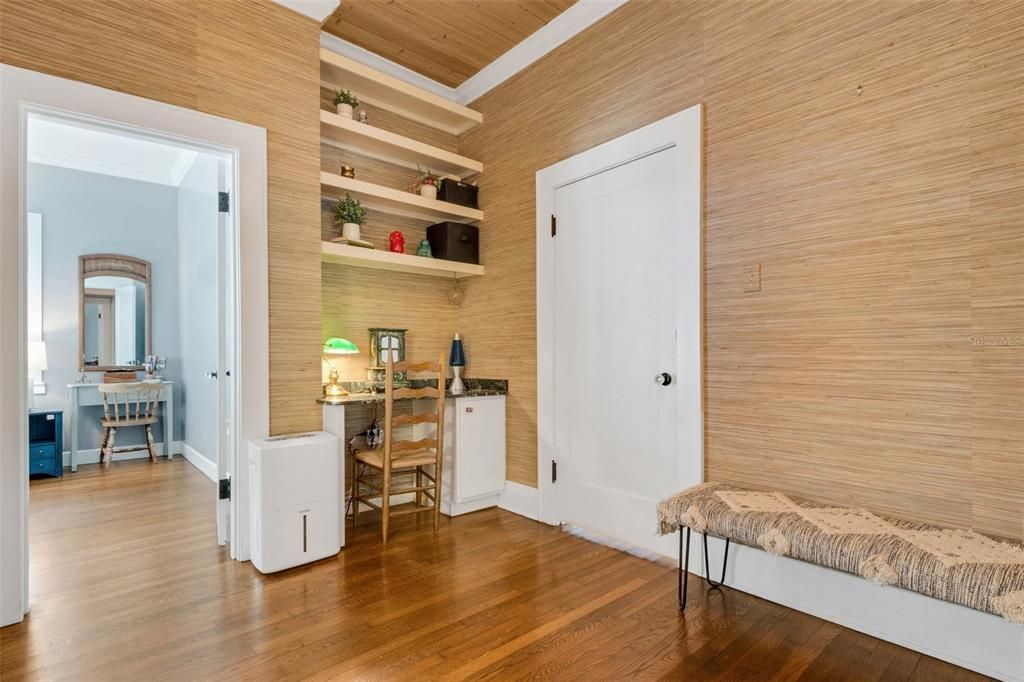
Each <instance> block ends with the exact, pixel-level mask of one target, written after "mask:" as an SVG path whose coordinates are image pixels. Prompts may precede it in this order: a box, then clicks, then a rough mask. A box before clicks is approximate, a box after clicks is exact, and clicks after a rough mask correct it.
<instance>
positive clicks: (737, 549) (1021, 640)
mask: <svg viewBox="0 0 1024 682" xmlns="http://www.w3.org/2000/svg"><path fill="white" fill-rule="evenodd" d="M700 538H701V536H700V535H697V534H696V533H695V534H693V537H692V541H691V546H690V572H691V573H695V574H698V575H703V573H704V569H703V556H702V552H701V545H700ZM724 545H725V543H724V542H723V541H721V540H719V539H717V538H709V541H708V550H709V556H710V564H711V575H712V578H713V579H716V580H717V579H718V577H720V576H721V566H722V552H723V550H724ZM725 581H726V585H727V586H728V587H731V588H734V589H737V590H742V591H743V592H748V593H750V594H753V595H757V596H758V597H761V598H763V599H767V600H769V601H773V602H776V603H778V604H782V605H783V606H788V607H790V608H793V609H796V610H798V611H803V612H804V613H809V614H811V615H813V616H817V617H819V618H823V619H825V620H828V621H831V622H833V623H838V624H839V625H843V626H845V627H848V628H850V629H852V630H857V631H859V632H863V633H866V634H869V635H871V636H873V637H878V638H879V639H884V640H886V641H889V642H893V643H895V644H899V645H900V646H904V647H907V648H908V649H913V650H914V651H919V652H921V653H924V654H927V655H929V656H934V657H935V658H939V659H942V660H944V661H949V662H950V663H954V664H956V665H959V666H962V667H964V668H969V669H971V670H974V671H976V672H979V673H982V674H984V675H989V676H990V677H995V678H998V679H1001V680H1013V681H1015V682H1017V681H1024V625H1018V624H1014V623H1011V622H1009V621H1007V620H1006V619H1004V618H1000V617H998V616H994V615H992V614H989V613H984V612H982V611H976V610H974V609H970V608H967V607H965V606H960V605H958V604H953V603H951V602H946V601H941V600H939V599H933V598H931V597H926V596H925V595H923V594H918V593H917V592H910V591H908V590H903V589H900V588H896V587H879V586H878V585H875V584H874V583H871V582H868V581H867V580H864V579H863V578H861V577H859V576H854V575H850V574H848V573H843V572H842V571H835V570H832V569H830V568H824V567H822V566H818V565H816V564H810V563H807V562H804V561H799V560H797V559H790V558H787V557H776V556H773V555H771V554H768V553H767V552H763V551H761V550H759V549H754V548H751V547H747V546H745V545H736V544H732V545H730V547H729V567H728V571H727V572H726V579H725ZM690 589H691V590H694V589H697V590H700V589H703V586H702V584H701V583H700V582H698V581H697V580H695V579H694V578H692V577H691V581H690Z"/></svg>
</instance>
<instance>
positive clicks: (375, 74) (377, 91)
mask: <svg viewBox="0 0 1024 682" xmlns="http://www.w3.org/2000/svg"><path fill="white" fill-rule="evenodd" d="M320 82H321V83H322V84H323V85H325V86H326V87H329V88H346V89H348V90H351V91H352V92H353V93H354V94H355V95H356V97H358V98H359V99H361V100H363V101H365V102H366V103H367V104H372V105H374V106H377V107H380V108H381V109H387V110H388V111H393V112H394V113H396V114H398V115H399V116H404V117H405V118H408V119H411V120H413V121H417V122H419V123H423V124H425V125H428V126H430V127H432V128H437V129H439V130H444V131H447V132H449V133H451V134H453V135H461V134H462V133H464V132H466V131H467V130H469V129H470V128H474V127H476V126H478V125H480V124H481V123H483V120H484V115H483V114H481V113H480V112H479V111H474V110H472V109H470V108H469V107H464V106H462V105H459V104H456V103H455V102H452V101H451V100H448V99H445V98H444V97H441V96H440V95H436V94H434V93H432V92H428V91H427V90H423V89H422V88H418V87H416V86H415V85H410V84H409V83H406V82H404V81H401V80H399V79H397V78H395V77H394V76H390V75H388V74H386V73H381V72H380V71H377V70H376V69H372V68H370V67H369V66H365V65H363V64H360V63H359V62H357V61H355V60H353V59H349V58H348V57H344V56H342V55H340V54H338V53H336V52H331V51H330V50H328V49H325V48H322V47H321V48H320Z"/></svg>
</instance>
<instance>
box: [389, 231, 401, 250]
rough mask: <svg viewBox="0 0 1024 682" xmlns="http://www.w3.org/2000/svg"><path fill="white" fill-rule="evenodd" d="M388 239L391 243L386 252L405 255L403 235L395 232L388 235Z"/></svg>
mask: <svg viewBox="0 0 1024 682" xmlns="http://www.w3.org/2000/svg"><path fill="white" fill-rule="evenodd" d="M388 239H389V240H390V241H391V245H390V246H388V250H390V251H392V252H394V253H405V235H403V234H402V233H401V232H399V231H398V230H395V231H394V232H392V233H391V234H389V235H388Z"/></svg>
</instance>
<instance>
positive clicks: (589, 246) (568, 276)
mask: <svg viewBox="0 0 1024 682" xmlns="http://www.w3.org/2000/svg"><path fill="white" fill-rule="evenodd" d="M677 152H678V150H676V149H674V148H669V149H663V150H661V151H655V152H653V153H650V154H648V155H646V156H642V157H640V158H634V159H632V160H629V161H628V162H625V163H622V164H620V165H616V166H613V167H611V168H609V169H607V170H604V171H602V172H598V173H596V174H593V175H590V176H587V177H584V178H583V179H580V180H577V181H575V182H571V183H570V184H566V185H563V186H561V187H558V188H557V189H555V192H554V214H555V216H557V238H555V239H554V294H555V296H554V298H555V300H554V358H553V360H554V386H553V389H554V399H553V410H554V434H553V435H554V446H555V447H554V450H555V453H556V455H555V461H556V462H557V467H558V469H557V483H556V485H557V497H558V512H559V514H560V521H561V522H563V523H570V524H573V525H577V526H580V527H582V528H586V529H588V530H591V531H594V532H596V533H599V534H601V535H605V536H608V537H611V538H615V539H617V540H622V541H625V542H628V543H630V544H632V545H635V546H638V547H644V548H647V549H650V550H654V551H660V552H662V553H665V554H670V553H671V552H672V548H673V540H672V539H671V538H659V537H657V535H656V534H655V526H656V524H655V507H656V505H657V503H658V501H659V500H661V499H663V498H665V497H668V496H670V495H672V494H674V493H676V492H678V491H679V490H680V489H682V488H683V487H686V486H687V485H692V484H694V483H698V482H699V480H700V475H699V474H697V473H696V472H699V471H700V465H699V462H700V461H701V458H702V455H701V452H700V447H699V444H695V442H694V440H693V439H692V438H686V437H681V431H682V430H684V429H688V428H693V425H692V421H689V420H686V419H681V418H680V411H681V407H682V406H683V403H682V402H681V397H680V396H681V394H680V390H681V389H680V387H681V386H682V387H683V389H682V390H683V391H684V393H683V397H684V399H685V398H690V397H692V396H691V394H689V393H688V392H687V389H688V388H692V386H693V385H694V382H696V385H697V386H698V390H699V376H697V377H694V376H690V375H692V374H693V367H694V365H693V362H692V361H690V359H689V358H687V357H686V354H687V353H691V354H692V353H693V352H696V353H697V367H698V370H697V372H698V373H699V346H698V347H697V348H696V349H695V348H694V347H693V345H692V344H691V343H687V344H683V345H681V344H680V342H679V332H680V329H681V328H683V331H684V333H685V334H686V336H687V338H690V337H692V336H693V335H694V334H695V333H696V334H697V336H699V320H698V322H697V325H698V329H697V330H694V329H692V328H690V326H691V325H692V321H693V318H692V316H691V315H690V314H689V312H690V311H692V309H693V308H694V307H696V309H697V310H699V307H700V306H699V288H698V290H697V291H696V293H695V292H694V291H693V289H692V288H691V287H687V286H684V283H685V282H686V280H687V278H689V279H691V280H692V278H693V276H694V275H696V278H697V281H698V282H699V273H692V272H690V273H681V271H680V262H681V261H682V262H684V263H692V262H693V260H694V259H692V258H684V259H680V258H679V256H680V250H681V249H686V248H691V244H689V243H687V242H686V241H684V231H683V229H682V222H683V221H682V213H685V211H686V208H687V207H686V206H685V205H684V204H683V202H682V200H681V192H680V188H681V187H683V186H684V185H685V179H684V178H683V177H682V176H683V174H684V173H685V172H686V168H684V167H681V166H680V164H679V163H678V156H677ZM696 262H697V263H698V264H699V258H697V259H696ZM681 275H682V276H681ZM694 295H696V297H697V299H698V300H697V301H696V302H694V301H687V300H685V299H686V298H687V297H692V296H694ZM681 373H684V374H686V375H687V376H685V377H682V379H683V380H681V376H680V375H681ZM690 402H691V403H692V401H690ZM698 405H699V403H698ZM698 423H699V419H698ZM698 443H699V441H698ZM695 461H696V462H698V465H697V466H694V462H695Z"/></svg>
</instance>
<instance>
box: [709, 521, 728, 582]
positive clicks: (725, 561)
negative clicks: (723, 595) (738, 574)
mask: <svg viewBox="0 0 1024 682" xmlns="http://www.w3.org/2000/svg"><path fill="white" fill-rule="evenodd" d="M728 565H729V538H726V539H725V555H724V556H723V557H722V577H721V578H720V579H719V581H718V582H717V583H716V582H715V581H713V580H712V579H711V566H709V565H708V534H707V533H704V580H705V581H707V583H708V585H709V586H710V587H711V589H712V590H717V589H719V588H720V587H721V586H722V585H724V584H725V568H726V566H728Z"/></svg>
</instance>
